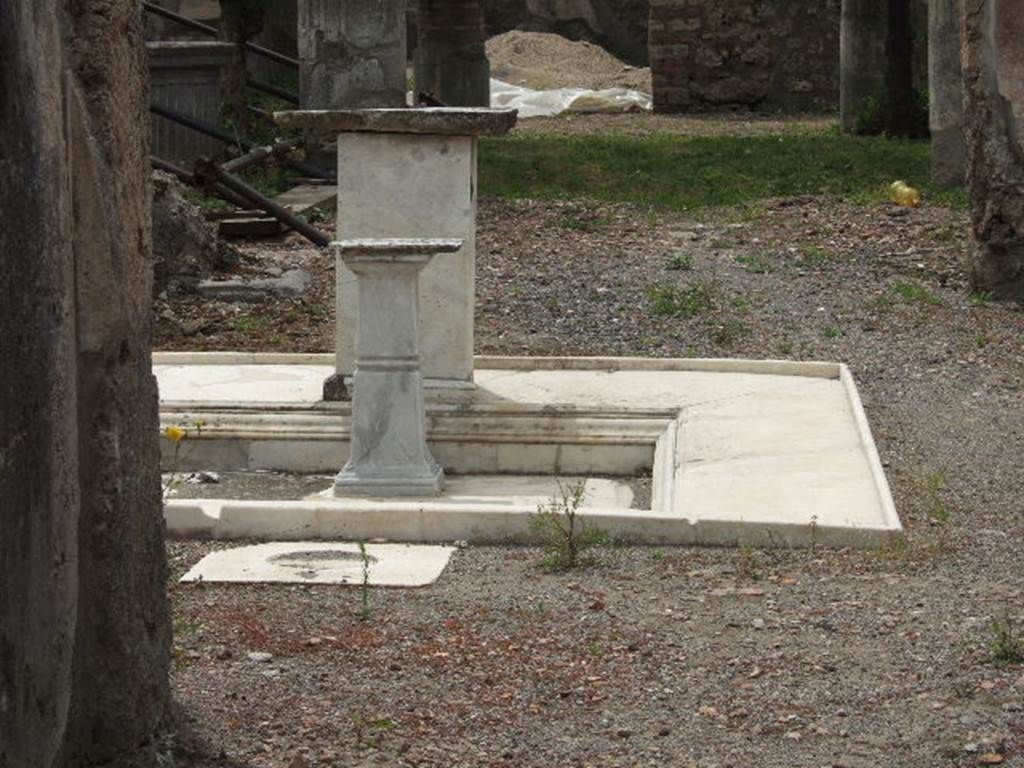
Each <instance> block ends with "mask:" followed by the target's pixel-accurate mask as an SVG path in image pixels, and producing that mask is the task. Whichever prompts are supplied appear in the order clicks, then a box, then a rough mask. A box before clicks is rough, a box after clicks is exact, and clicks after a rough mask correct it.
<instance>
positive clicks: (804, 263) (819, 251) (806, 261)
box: [797, 245, 835, 267]
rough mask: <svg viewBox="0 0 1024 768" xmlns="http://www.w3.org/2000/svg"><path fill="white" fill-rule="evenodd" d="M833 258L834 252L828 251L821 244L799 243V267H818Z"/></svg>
mask: <svg viewBox="0 0 1024 768" xmlns="http://www.w3.org/2000/svg"><path fill="white" fill-rule="evenodd" d="M834 258H835V254H832V253H829V252H828V251H826V250H825V249H824V248H822V247H821V246H817V245H801V246H800V259H799V261H798V262H797V263H798V264H799V265H800V266H801V267H820V266H821V265H822V264H826V263H828V262H829V261H832V260H833V259H834Z"/></svg>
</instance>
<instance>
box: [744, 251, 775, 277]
mask: <svg viewBox="0 0 1024 768" xmlns="http://www.w3.org/2000/svg"><path fill="white" fill-rule="evenodd" d="M736 263H737V264H742V265H743V268H744V269H745V270H746V271H747V272H751V273H753V274H755V275H766V274H768V273H769V272H774V271H775V264H773V263H772V260H771V258H770V257H769V256H768V255H767V254H764V253H745V254H741V255H739V256H737V257H736Z"/></svg>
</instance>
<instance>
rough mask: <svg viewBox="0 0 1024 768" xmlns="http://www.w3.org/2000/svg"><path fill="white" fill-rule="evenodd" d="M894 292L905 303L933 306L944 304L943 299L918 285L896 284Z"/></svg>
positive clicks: (893, 288)
mask: <svg viewBox="0 0 1024 768" xmlns="http://www.w3.org/2000/svg"><path fill="white" fill-rule="evenodd" d="M892 290H893V293H895V294H896V295H897V296H899V297H900V298H902V299H903V300H905V301H915V302H920V303H922V304H931V305H933V306H938V305H940V304H942V299H940V298H939V297H938V296H936V295H935V294H934V293H932V292H931V291H929V290H928V289H927V288H925V287H924V286H922V285H919V284H917V283H896V284H895V285H894V286H893V287H892Z"/></svg>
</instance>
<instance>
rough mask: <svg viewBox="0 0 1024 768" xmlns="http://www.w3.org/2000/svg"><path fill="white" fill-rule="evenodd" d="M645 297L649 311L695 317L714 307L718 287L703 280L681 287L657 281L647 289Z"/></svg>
mask: <svg viewBox="0 0 1024 768" xmlns="http://www.w3.org/2000/svg"><path fill="white" fill-rule="evenodd" d="M647 299H648V301H650V303H651V311H652V312H653V313H654V314H655V315H658V316H660V317H696V316H697V315H701V314H704V313H705V312H709V311H711V310H712V309H714V307H715V303H716V301H717V299H718V287H717V286H716V285H714V284H713V283H710V282H704V281H700V282H695V283H690V284H688V285H684V286H682V287H679V286H678V285H669V284H667V283H657V284H656V285H652V286H651V287H650V288H648V289H647Z"/></svg>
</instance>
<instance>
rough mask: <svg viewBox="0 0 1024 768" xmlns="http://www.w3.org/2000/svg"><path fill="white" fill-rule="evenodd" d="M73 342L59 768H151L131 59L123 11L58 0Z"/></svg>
mask: <svg viewBox="0 0 1024 768" xmlns="http://www.w3.org/2000/svg"><path fill="white" fill-rule="evenodd" d="M65 14H66V17H67V19H68V23H69V25H70V26H69V33H68V37H67V38H66V45H67V48H68V58H69V62H68V65H69V69H70V72H71V76H70V78H69V79H70V81H71V83H72V89H71V93H70V94H69V104H68V112H69V115H68V123H69V126H68V135H69V137H70V153H71V174H72V196H71V198H72V209H73V216H74V231H73V237H72V242H73V247H74V258H75V271H76V280H75V301H76V304H77V339H78V379H77V402H78V452H79V487H80V488H81V499H82V502H81V515H80V518H79V528H78V537H79V583H80V590H79V600H78V622H77V628H76V643H75V662H74V676H73V688H72V701H71V711H70V717H69V726H68V732H67V738H66V741H65V747H66V748H65V755H64V761H65V764H69V765H103V766H105V767H106V768H121V767H122V766H123V768H128V766H131V767H132V768H146V767H147V766H154V765H156V758H157V752H158V749H159V745H160V740H161V737H162V736H163V735H164V733H165V731H166V730H167V728H168V727H169V708H170V691H169V686H168V670H169V665H170V660H169V651H170V640H171V621H170V609H169V606H168V603H167V596H166V578H167V569H166V562H165V555H164V548H163V533H164V522H163V509H162V499H161V486H160V466H159V419H158V412H157V411H158V409H157V391H156V381H155V379H154V377H153V373H152V364H151V359H150V327H151V317H152V306H151V296H152V277H153V265H152V247H151V240H152V233H151V218H150V204H151V197H152V193H151V189H150V170H149V162H148V161H149V123H148V119H147V118H148V110H147V104H148V101H149V94H148V92H147V90H148V89H147V87H146V83H147V61H146V52H145V49H144V46H143V42H142V19H141V14H140V13H139V6H138V3H137V2H136V0H67V2H66V9H65Z"/></svg>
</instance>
